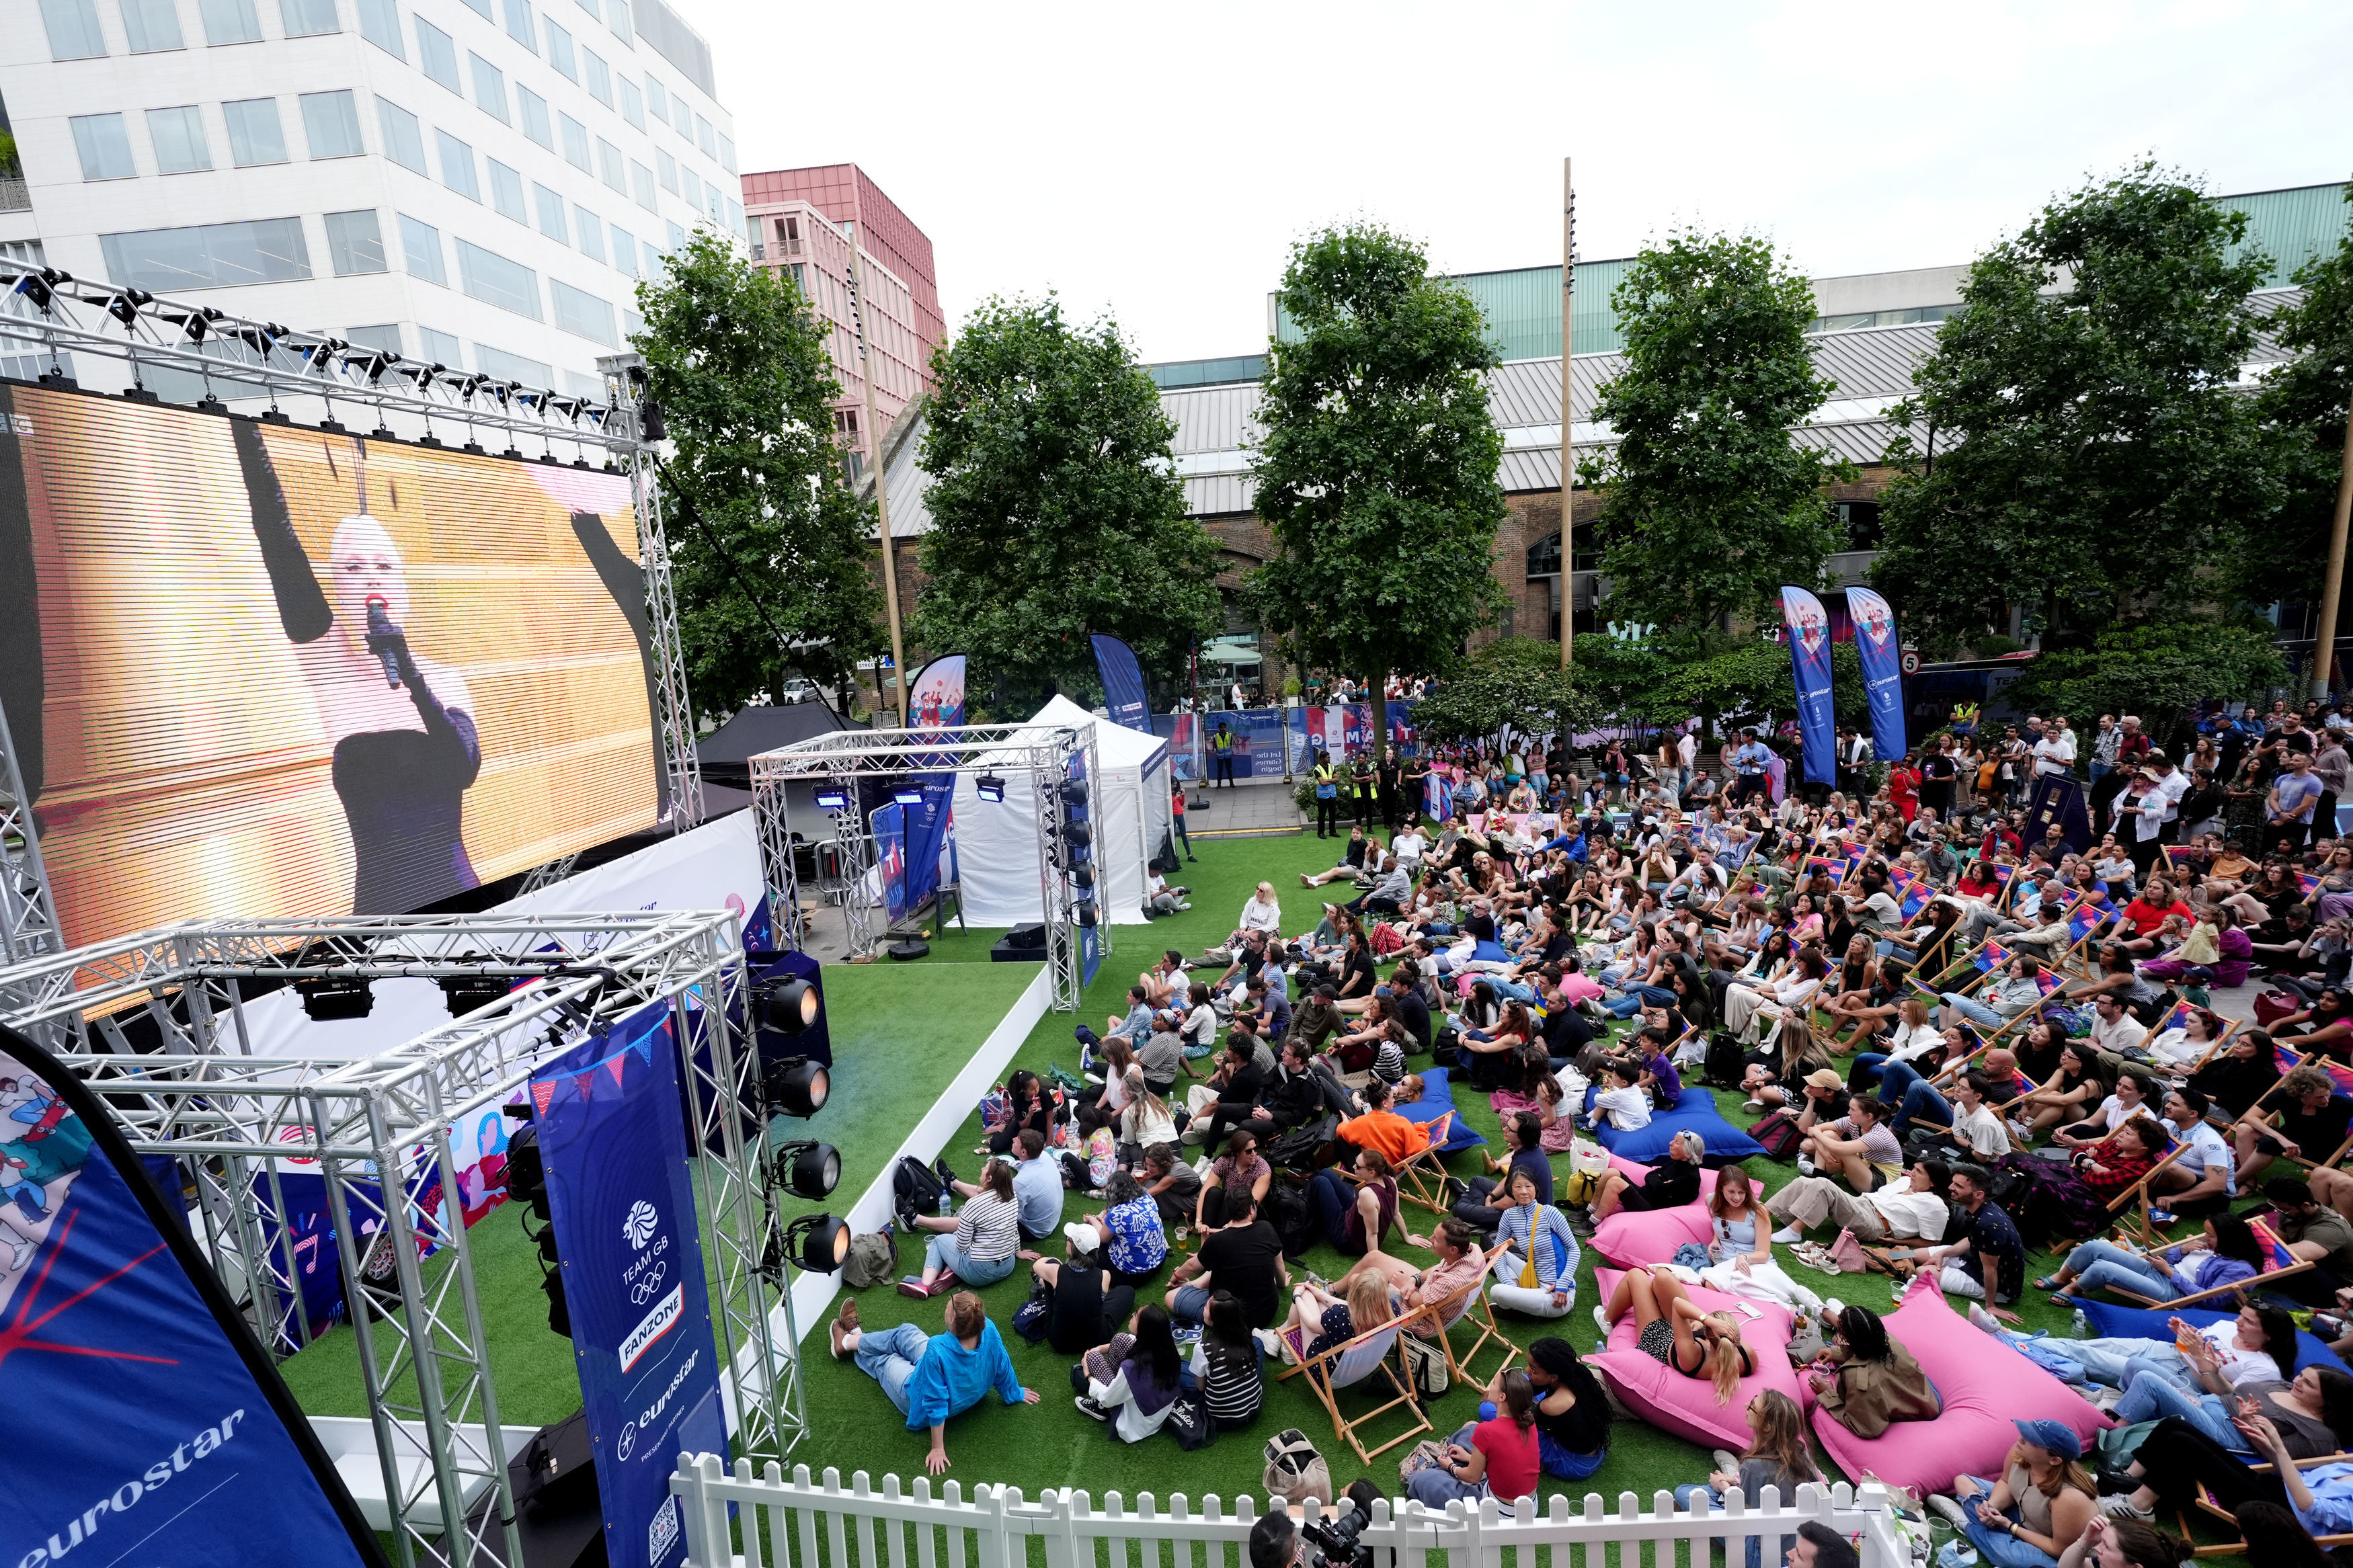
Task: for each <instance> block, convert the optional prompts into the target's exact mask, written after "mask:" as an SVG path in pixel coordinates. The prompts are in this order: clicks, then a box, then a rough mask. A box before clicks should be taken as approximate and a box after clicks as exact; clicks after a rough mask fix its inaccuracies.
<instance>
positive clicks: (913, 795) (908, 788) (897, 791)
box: [891, 784, 923, 805]
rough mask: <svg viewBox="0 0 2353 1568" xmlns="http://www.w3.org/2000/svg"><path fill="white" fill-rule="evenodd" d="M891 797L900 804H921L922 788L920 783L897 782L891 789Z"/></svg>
mask: <svg viewBox="0 0 2353 1568" xmlns="http://www.w3.org/2000/svg"><path fill="white" fill-rule="evenodd" d="M891 798H892V800H895V801H897V802H898V803H899V804H900V805H923V786H922V785H921V784H899V785H897V786H895V787H894V788H893V789H892V791H891Z"/></svg>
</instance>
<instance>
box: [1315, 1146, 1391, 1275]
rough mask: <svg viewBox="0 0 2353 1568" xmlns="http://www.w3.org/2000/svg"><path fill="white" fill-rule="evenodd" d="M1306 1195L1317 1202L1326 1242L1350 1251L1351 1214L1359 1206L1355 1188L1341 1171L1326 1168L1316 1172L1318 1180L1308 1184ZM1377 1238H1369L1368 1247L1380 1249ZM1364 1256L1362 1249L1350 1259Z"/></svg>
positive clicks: (1316, 1211)
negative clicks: (1348, 1242)
mask: <svg viewBox="0 0 2353 1568" xmlns="http://www.w3.org/2000/svg"><path fill="white" fill-rule="evenodd" d="M1307 1195H1308V1197H1309V1198H1310V1199H1312V1200H1313V1201H1314V1205H1315V1217H1316V1219H1317V1220H1318V1221H1319V1222H1320V1223H1321V1224H1322V1226H1323V1227H1324V1240H1326V1241H1328V1242H1330V1243H1331V1244H1332V1245H1333V1246H1335V1247H1338V1248H1339V1249H1340V1250H1341V1251H1342V1252H1344V1253H1346V1252H1348V1247H1347V1238H1348V1211H1349V1210H1350V1209H1353V1208H1355V1207H1356V1187H1355V1185H1354V1184H1351V1183H1350V1182H1349V1180H1348V1178H1346V1177H1345V1176H1343V1175H1342V1174H1340V1173H1339V1172H1337V1171H1335V1170H1333V1169H1331V1168H1330V1167H1329V1166H1326V1167H1325V1168H1324V1169H1323V1170H1321V1171H1318V1172H1316V1173H1315V1180H1314V1182H1312V1183H1310V1184H1308V1188H1307ZM1378 1239H1379V1238H1377V1237H1369V1236H1368V1237H1366V1238H1365V1243H1366V1246H1368V1247H1369V1246H1377V1245H1378ZM1363 1254H1364V1247H1358V1248H1357V1249H1356V1251H1355V1252H1354V1253H1349V1256H1351V1257H1362V1256H1363Z"/></svg>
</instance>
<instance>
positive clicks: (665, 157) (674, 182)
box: [654, 147, 678, 195]
mask: <svg viewBox="0 0 2353 1568" xmlns="http://www.w3.org/2000/svg"><path fill="white" fill-rule="evenodd" d="M654 167H655V168H656V169H658V170H659V171H660V173H661V188H662V189H663V190H666V191H668V192H669V193H670V195H678V160H677V159H675V158H673V157H671V156H670V154H669V153H666V152H664V151H663V150H662V149H660V148H659V147H657V148H655V149H654Z"/></svg>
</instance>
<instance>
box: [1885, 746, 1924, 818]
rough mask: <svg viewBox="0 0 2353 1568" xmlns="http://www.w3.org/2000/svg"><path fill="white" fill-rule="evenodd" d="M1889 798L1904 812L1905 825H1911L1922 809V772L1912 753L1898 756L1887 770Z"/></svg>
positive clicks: (1896, 807)
mask: <svg viewBox="0 0 2353 1568" xmlns="http://www.w3.org/2000/svg"><path fill="white" fill-rule="evenodd" d="M1887 798H1888V799H1889V800H1890V801H1892V802H1894V805H1895V809H1896V810H1898V811H1900V812H1902V813H1903V814H1904V821H1905V826H1910V825H1911V822H1912V818H1913V817H1914V816H1916V815H1917V814H1918V812H1919V810H1920V773H1919V769H1918V768H1917V767H1916V766H1915V764H1914V763H1913V761H1912V757H1911V753H1909V752H1906V753H1905V754H1904V755H1903V756H1901V757H1898V758H1897V759H1896V760H1895V765H1894V767H1892V768H1890V769H1888V770H1887Z"/></svg>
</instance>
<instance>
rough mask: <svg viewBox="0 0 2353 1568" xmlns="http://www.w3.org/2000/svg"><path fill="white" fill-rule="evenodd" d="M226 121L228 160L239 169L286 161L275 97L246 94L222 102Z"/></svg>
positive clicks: (284, 143)
mask: <svg viewBox="0 0 2353 1568" xmlns="http://www.w3.org/2000/svg"><path fill="white" fill-rule="evenodd" d="M221 118H222V119H223V120H225V121H227V122H228V161H229V162H230V163H234V164H236V165H237V167H238V168H240V169H250V168H252V167H254V166H255V165H256V164H259V163H284V162H286V132H285V131H284V129H283V128H282V127H280V124H279V123H278V100H276V99H274V98H246V99H239V100H237V101H236V102H234V103H224V104H222V105H221Z"/></svg>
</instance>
